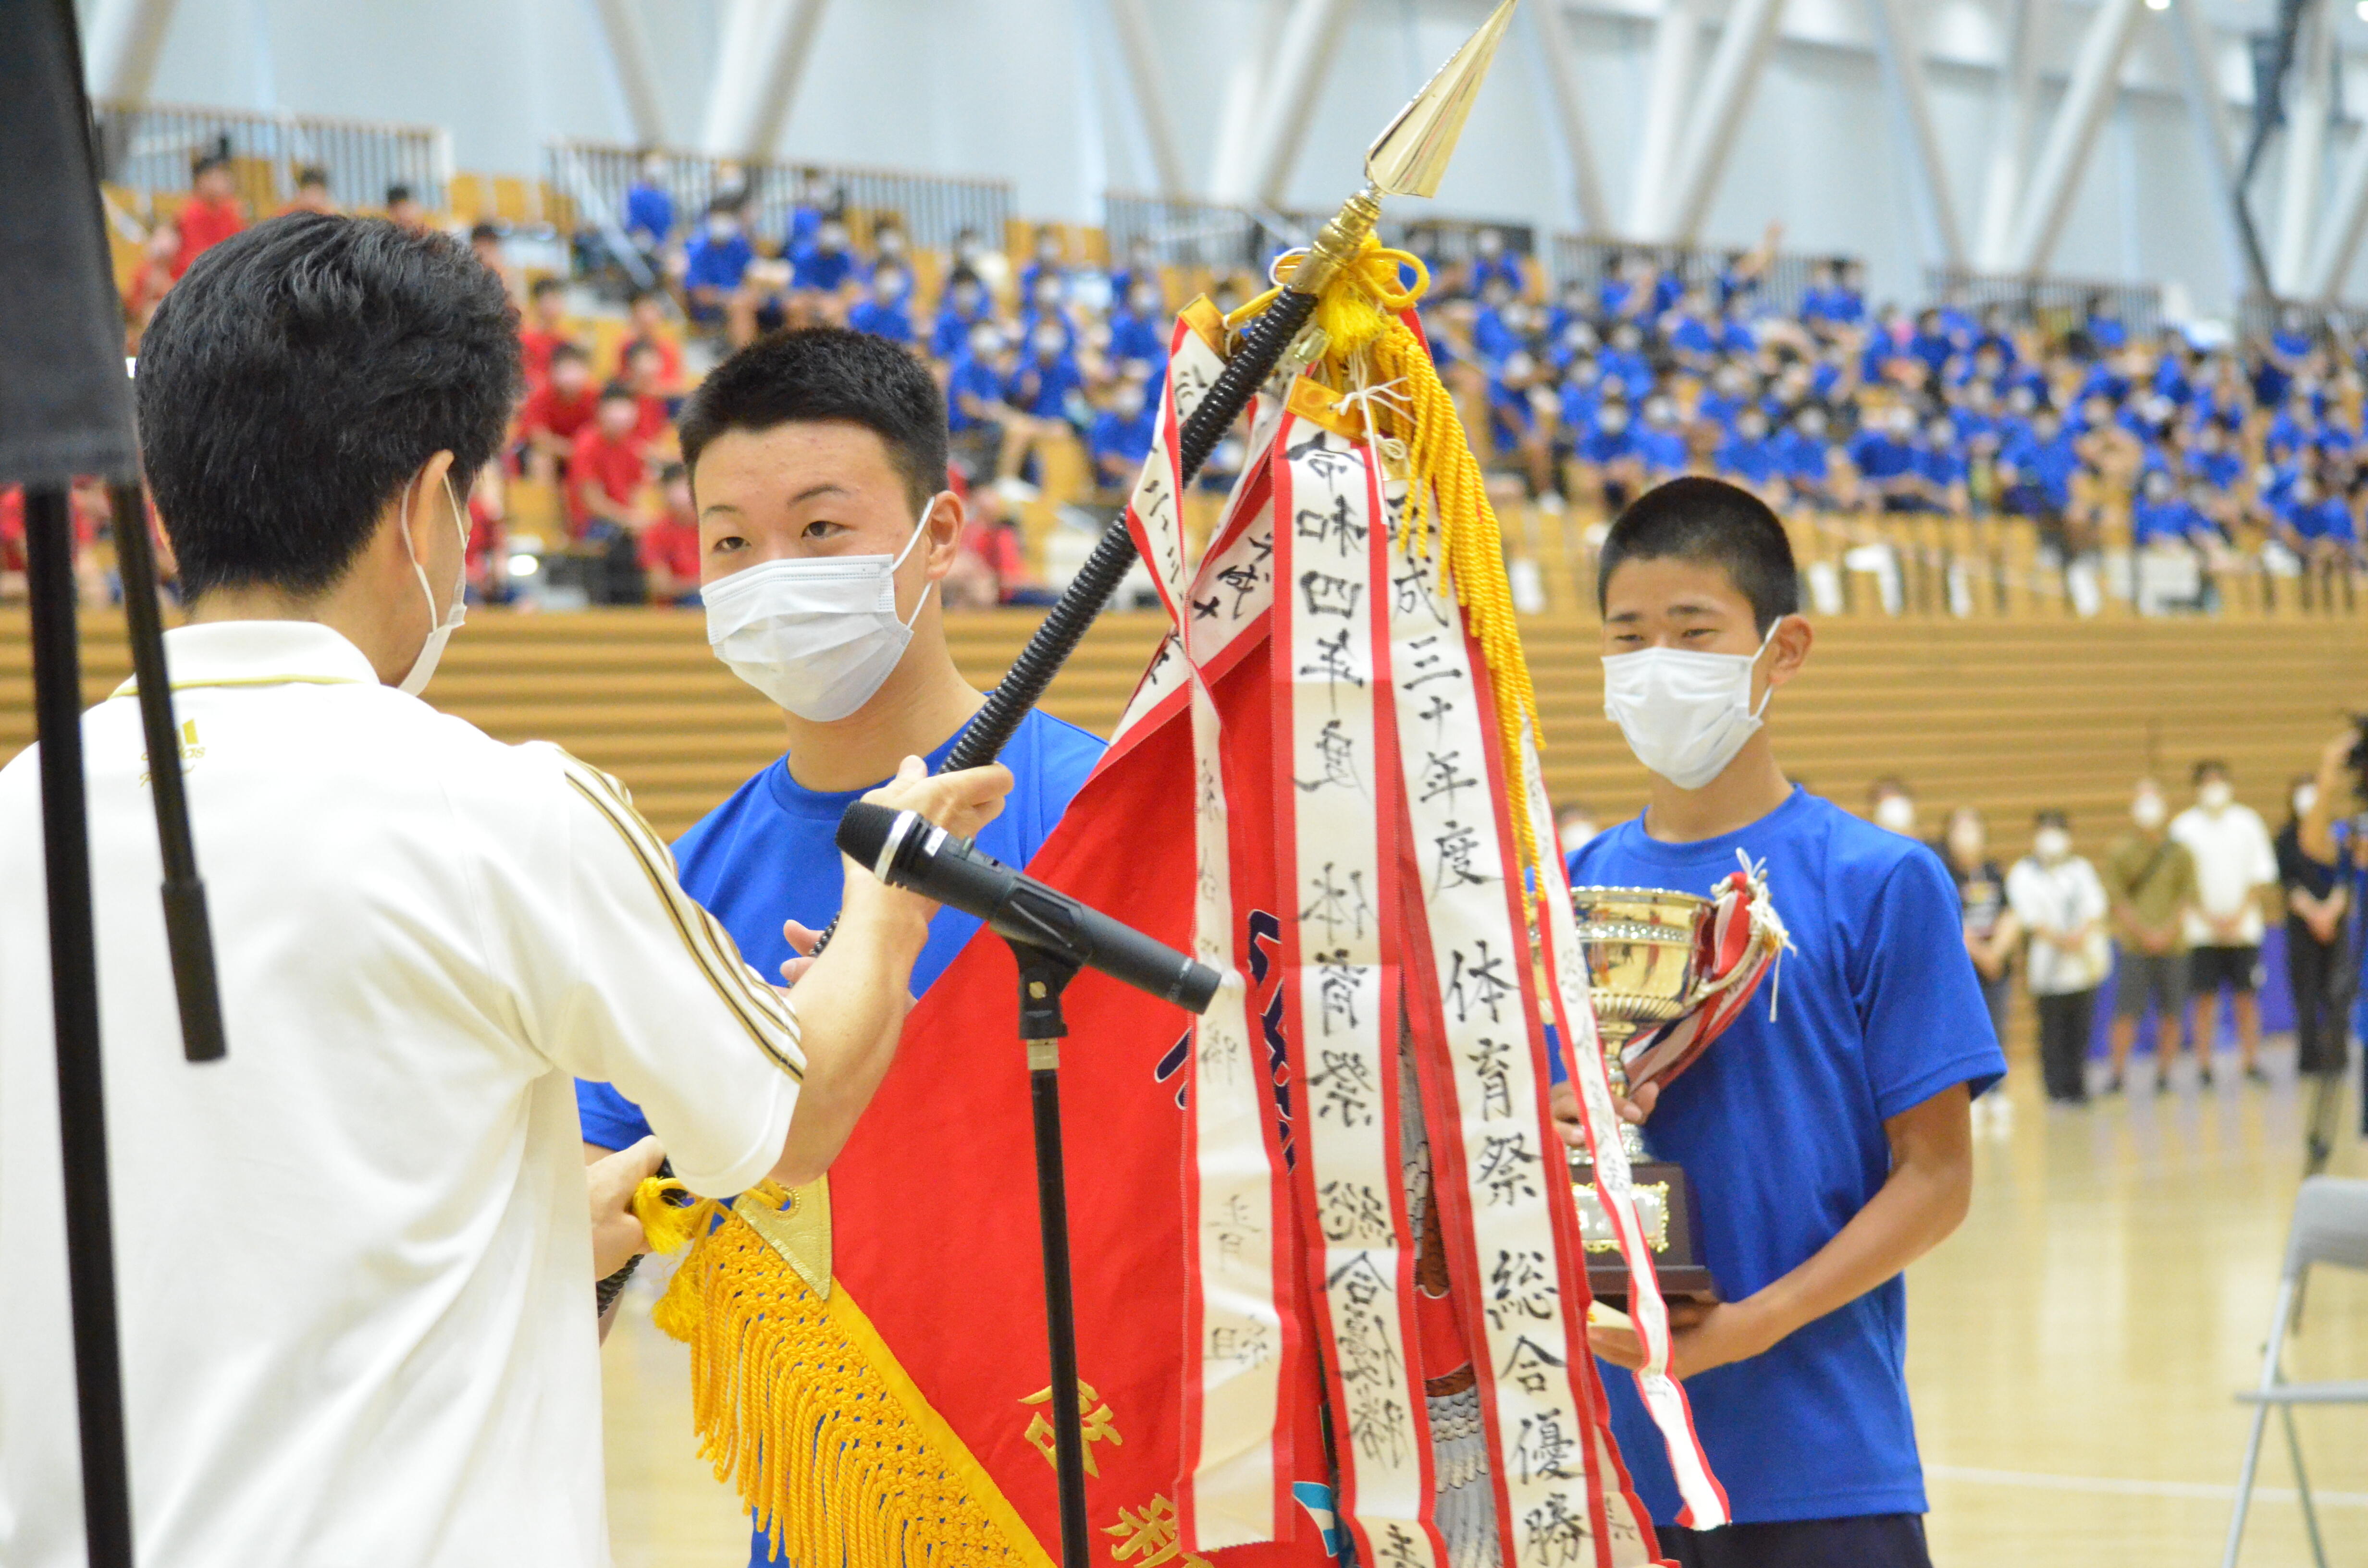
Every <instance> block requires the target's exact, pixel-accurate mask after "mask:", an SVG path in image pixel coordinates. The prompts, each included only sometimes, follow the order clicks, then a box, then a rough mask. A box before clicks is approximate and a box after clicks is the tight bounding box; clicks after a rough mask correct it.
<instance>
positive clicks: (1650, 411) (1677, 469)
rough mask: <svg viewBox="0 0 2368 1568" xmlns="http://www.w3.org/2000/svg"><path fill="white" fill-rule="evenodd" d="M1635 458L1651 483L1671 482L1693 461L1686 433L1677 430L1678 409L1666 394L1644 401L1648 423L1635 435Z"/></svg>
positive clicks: (1656, 395)
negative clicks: (1671, 479)
mask: <svg viewBox="0 0 2368 1568" xmlns="http://www.w3.org/2000/svg"><path fill="white" fill-rule="evenodd" d="M1636 456H1637V458H1638V459H1639V460H1641V461H1642V462H1643V464H1644V469H1645V479H1646V480H1647V481H1648V482H1654V483H1657V482H1658V481H1661V480H1664V479H1668V478H1671V477H1673V476H1675V475H1677V474H1680V473H1683V472H1685V471H1686V465H1687V463H1688V462H1689V461H1690V460H1691V459H1690V454H1689V453H1688V452H1687V450H1686V435H1685V432H1684V431H1683V430H1681V429H1679V427H1678V405H1677V403H1675V402H1674V401H1672V400H1671V399H1670V398H1669V396H1668V394H1667V393H1665V392H1656V393H1655V394H1654V395H1653V396H1651V397H1648V398H1646V399H1645V423H1644V425H1643V426H1642V427H1640V428H1638V429H1637V431H1636Z"/></svg>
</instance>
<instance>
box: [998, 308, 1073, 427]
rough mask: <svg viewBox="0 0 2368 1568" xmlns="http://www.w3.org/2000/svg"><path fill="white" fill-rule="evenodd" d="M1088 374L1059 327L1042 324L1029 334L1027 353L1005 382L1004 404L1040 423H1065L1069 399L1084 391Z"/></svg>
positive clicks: (1047, 323) (1046, 323) (1049, 323)
mask: <svg viewBox="0 0 2368 1568" xmlns="http://www.w3.org/2000/svg"><path fill="white" fill-rule="evenodd" d="M1085 386H1086V378H1085V372H1083V371H1082V370H1080V369H1078V368H1077V358H1076V355H1075V354H1073V353H1071V352H1070V350H1069V345H1068V341H1067V339H1066V338H1064V336H1063V335H1062V333H1061V330H1060V328H1059V327H1058V326H1057V325H1055V324H1053V323H1052V322H1049V321H1043V322H1039V323H1038V324H1037V325H1036V327H1035V329H1034V330H1033V331H1031V332H1030V334H1029V335H1028V354H1027V357H1026V358H1023V359H1021V360H1020V361H1019V365H1018V366H1017V367H1015V368H1014V369H1013V370H1012V372H1011V375H1010V377H1009V379H1008V380H1007V381H1005V382H1004V383H1003V401H1004V402H1006V403H1009V404H1010V405H1011V406H1012V407H1014V408H1016V409H1018V410H1019V412H1020V413H1022V414H1025V415H1028V416H1029V417H1030V418H1031V419H1034V420H1037V421H1038V422H1040V423H1042V424H1046V425H1050V424H1052V423H1054V422H1058V421H1064V420H1066V419H1067V418H1068V415H1069V400H1070V398H1071V397H1072V396H1082V395H1083V394H1084V392H1085Z"/></svg>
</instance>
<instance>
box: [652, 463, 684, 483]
mask: <svg viewBox="0 0 2368 1568" xmlns="http://www.w3.org/2000/svg"><path fill="white" fill-rule="evenodd" d="M689 477H690V470H689V469H687V468H685V467H683V466H682V464H680V463H667V464H666V466H665V467H663V468H661V469H659V470H658V483H660V484H672V483H674V482H675V481H676V480H677V479H688V478H689Z"/></svg>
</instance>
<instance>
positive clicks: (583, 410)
mask: <svg viewBox="0 0 2368 1568" xmlns="http://www.w3.org/2000/svg"><path fill="white" fill-rule="evenodd" d="M599 406H600V394H599V393H598V392H596V391H594V390H593V388H592V386H591V384H590V383H589V382H588V381H587V382H586V383H584V384H582V385H580V386H578V387H576V388H575V393H574V395H573V396H570V395H569V393H568V392H567V390H566V389H565V388H564V387H561V386H559V385H557V384H556V383H554V382H551V381H545V382H544V383H543V384H542V385H541V386H539V387H537V388H535V390H534V391H533V392H529V393H528V394H527V400H526V402H525V403H523V404H521V405H520V406H519V408H518V435H519V436H520V437H523V438H525V439H527V440H532V439H533V438H534V437H537V436H549V437H552V438H553V439H555V440H557V441H558V442H559V443H560V444H561V445H563V446H564V445H565V444H566V443H568V442H570V441H573V440H575V437H577V436H579V435H581V434H582V433H583V432H584V431H585V430H586V428H587V427H589V426H590V425H591V423H592V415H593V414H594V412H595V411H596V410H598V408H599Z"/></svg>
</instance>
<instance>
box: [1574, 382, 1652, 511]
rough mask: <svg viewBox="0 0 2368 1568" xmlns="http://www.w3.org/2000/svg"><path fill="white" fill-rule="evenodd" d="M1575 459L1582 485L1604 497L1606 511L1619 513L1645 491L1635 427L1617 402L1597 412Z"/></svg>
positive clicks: (1623, 405) (1579, 440) (1604, 406)
mask: <svg viewBox="0 0 2368 1568" xmlns="http://www.w3.org/2000/svg"><path fill="white" fill-rule="evenodd" d="M1572 455H1573V457H1574V459H1575V460H1576V461H1577V465H1578V472H1579V478H1580V481H1581V483H1584V484H1585V485H1586V486H1587V487H1588V488H1590V489H1592V490H1594V491H1595V492H1596V493H1597V494H1600V495H1601V496H1602V498H1603V506H1604V509H1605V510H1606V511H1609V512H1613V513H1617V512H1618V511H1619V510H1620V509H1621V508H1622V507H1623V506H1626V505H1627V504H1628V503H1629V501H1630V500H1632V499H1633V498H1634V496H1635V495H1636V494H1637V493H1638V492H1639V491H1641V490H1642V489H1643V488H1644V485H1645V459H1644V455H1643V453H1641V452H1640V451H1638V450H1637V447H1636V428H1635V425H1634V421H1633V420H1632V418H1631V416H1630V415H1629V412H1628V405H1627V404H1626V403H1622V402H1621V401H1619V400H1618V399H1616V398H1612V399H1607V400H1606V401H1605V402H1604V403H1603V405H1602V407H1601V408H1600V409H1598V410H1597V411H1596V415H1595V420H1594V423H1593V425H1592V426H1589V427H1588V430H1587V432H1586V434H1584V435H1583V436H1581V437H1579V438H1578V441H1577V449H1576V450H1575V451H1574V453H1573V454H1572Z"/></svg>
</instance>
